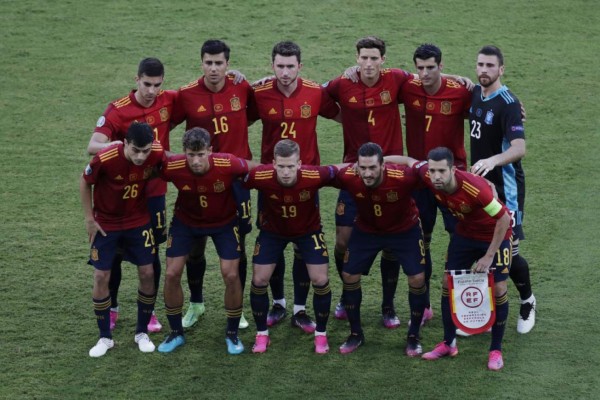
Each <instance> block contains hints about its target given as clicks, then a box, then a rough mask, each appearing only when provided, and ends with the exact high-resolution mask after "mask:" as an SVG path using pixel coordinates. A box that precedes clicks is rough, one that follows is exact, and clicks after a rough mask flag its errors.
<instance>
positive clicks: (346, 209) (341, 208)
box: [335, 190, 357, 227]
mask: <svg viewBox="0 0 600 400" xmlns="http://www.w3.org/2000/svg"><path fill="white" fill-rule="evenodd" d="M356 213H357V211H356V203H355V202H354V197H352V195H351V194H350V192H348V191H346V190H340V194H339V195H338V199H337V206H336V207H335V226H350V227H352V226H354V220H355V219H356Z"/></svg>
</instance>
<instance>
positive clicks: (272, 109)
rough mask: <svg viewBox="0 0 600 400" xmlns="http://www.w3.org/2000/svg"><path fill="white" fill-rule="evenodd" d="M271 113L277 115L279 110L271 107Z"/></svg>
mask: <svg viewBox="0 0 600 400" xmlns="http://www.w3.org/2000/svg"><path fill="white" fill-rule="evenodd" d="M269 115H277V111H275V109H274V108H271V109H270V110H269Z"/></svg>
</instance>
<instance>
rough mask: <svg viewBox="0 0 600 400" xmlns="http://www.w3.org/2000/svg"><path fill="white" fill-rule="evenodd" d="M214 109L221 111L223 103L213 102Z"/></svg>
mask: <svg viewBox="0 0 600 400" xmlns="http://www.w3.org/2000/svg"><path fill="white" fill-rule="evenodd" d="M214 110H215V112H221V111H223V104H215V106H214Z"/></svg>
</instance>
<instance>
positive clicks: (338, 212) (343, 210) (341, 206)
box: [335, 203, 346, 215]
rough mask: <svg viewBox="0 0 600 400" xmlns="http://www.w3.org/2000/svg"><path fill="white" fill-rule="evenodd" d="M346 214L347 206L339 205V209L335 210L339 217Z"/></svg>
mask: <svg viewBox="0 0 600 400" xmlns="http://www.w3.org/2000/svg"><path fill="white" fill-rule="evenodd" d="M345 212H346V204H344V203H337V207H336V208H335V213H336V214H337V215H344V213H345Z"/></svg>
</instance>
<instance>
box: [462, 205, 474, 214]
mask: <svg viewBox="0 0 600 400" xmlns="http://www.w3.org/2000/svg"><path fill="white" fill-rule="evenodd" d="M471 211H472V210H471V207H469V205H468V204H465V203H461V204H460V212H461V213H463V214H468V213H470V212H471Z"/></svg>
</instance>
